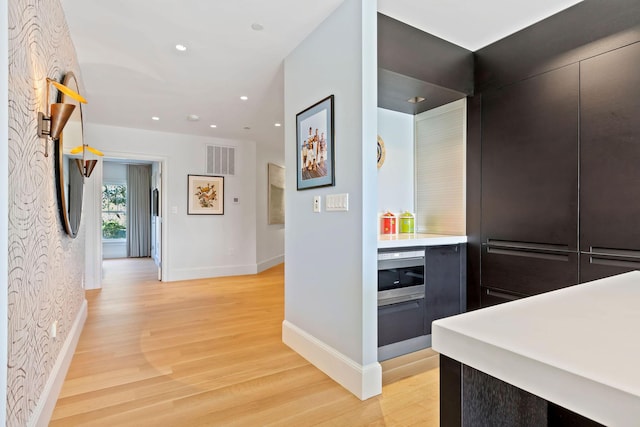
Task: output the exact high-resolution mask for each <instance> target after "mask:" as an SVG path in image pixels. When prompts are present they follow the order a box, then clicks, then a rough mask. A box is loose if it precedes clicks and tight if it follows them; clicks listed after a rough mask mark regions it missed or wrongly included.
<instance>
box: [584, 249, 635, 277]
mask: <svg viewBox="0 0 640 427" xmlns="http://www.w3.org/2000/svg"><path fill="white" fill-rule="evenodd" d="M632 270H640V252H638V251H616V252H615V253H606V254H605V253H583V254H580V283H584V282H590V281H591V280H596V279H602V278H605V277H609V276H615V275H616V274H622V273H626V272H628V271H632Z"/></svg>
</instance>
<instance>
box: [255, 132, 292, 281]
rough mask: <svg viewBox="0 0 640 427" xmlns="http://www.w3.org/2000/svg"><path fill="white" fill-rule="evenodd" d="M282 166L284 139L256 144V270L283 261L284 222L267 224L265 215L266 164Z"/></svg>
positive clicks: (267, 220) (264, 268)
mask: <svg viewBox="0 0 640 427" xmlns="http://www.w3.org/2000/svg"><path fill="white" fill-rule="evenodd" d="M268 163H274V164H276V165H279V166H284V141H282V142H281V143H280V144H278V145H275V144H264V143H257V144H256V207H257V212H256V233H257V235H256V244H257V247H256V258H257V262H258V272H260V271H263V270H266V269H267V268H270V267H273V266H274V265H277V264H280V263H282V262H284V233H285V231H284V230H285V226H286V222H287V220H286V218H285V224H284V225H282V224H271V225H269V218H268V215H267V207H268V204H267V194H268V180H267V164H268Z"/></svg>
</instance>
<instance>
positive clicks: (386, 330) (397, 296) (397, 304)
mask: <svg viewBox="0 0 640 427" xmlns="http://www.w3.org/2000/svg"><path fill="white" fill-rule="evenodd" d="M424 257H425V250H424V249H407V250H399V249H395V250H388V251H385V250H380V251H379V252H378V347H379V360H383V359H384V358H381V357H380V348H384V347H387V346H389V345H390V344H393V343H398V342H401V341H405V340H410V339H412V338H416V337H420V336H423V335H424V333H425V330H424V319H425V317H424V316H425V305H424V304H425V299H424V295H425V271H424V269H425V259H424Z"/></svg>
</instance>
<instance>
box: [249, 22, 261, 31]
mask: <svg viewBox="0 0 640 427" xmlns="http://www.w3.org/2000/svg"><path fill="white" fill-rule="evenodd" d="M251 29H252V30H254V31H262V30H264V27H263V26H262V25H260V24H258V23H257V22H254V23H253V24H251Z"/></svg>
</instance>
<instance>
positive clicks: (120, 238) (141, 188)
mask: <svg viewBox="0 0 640 427" xmlns="http://www.w3.org/2000/svg"><path fill="white" fill-rule="evenodd" d="M160 170H161V162H157V161H148V160H134V159H127V160H108V159H107V160H105V161H104V163H103V169H102V185H101V203H100V206H101V210H100V219H99V227H100V240H101V246H102V261H103V262H102V272H103V280H104V281H105V283H108V281H109V278H108V277H106V276H107V275H108V274H109V271H111V270H110V269H108V268H106V262H107V261H108V260H126V261H127V262H120V263H118V265H119V266H120V267H121V268H119V269H118V274H119V275H122V274H127V273H131V274H134V275H135V274H136V272H138V271H140V270H148V268H149V265H151V264H150V263H153V264H154V265H155V269H156V276H157V279H158V280H162V268H161V267H162V261H161V259H162V256H161V254H162V250H161V248H162V232H161V229H162V228H161V218H160V209H159V198H160V194H161V191H160V189H161V186H162V183H161V173H160ZM111 264H113V263H111ZM122 268H125V270H127V271H121V270H122Z"/></svg>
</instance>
